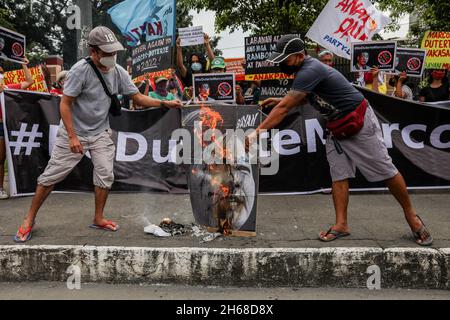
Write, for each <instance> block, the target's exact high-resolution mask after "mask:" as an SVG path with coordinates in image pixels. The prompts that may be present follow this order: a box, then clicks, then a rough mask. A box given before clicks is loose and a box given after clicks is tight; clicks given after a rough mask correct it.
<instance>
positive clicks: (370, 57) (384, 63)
mask: <svg viewBox="0 0 450 320" xmlns="http://www.w3.org/2000/svg"><path fill="white" fill-rule="evenodd" d="M396 53H397V42H396V41H371V42H354V43H352V48H351V62H352V64H351V72H361V71H370V69H371V68H374V67H378V69H379V70H380V71H392V72H393V71H394V69H395V57H396Z"/></svg>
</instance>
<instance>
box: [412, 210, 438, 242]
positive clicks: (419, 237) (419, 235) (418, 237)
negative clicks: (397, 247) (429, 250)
mask: <svg viewBox="0 0 450 320" xmlns="http://www.w3.org/2000/svg"><path fill="white" fill-rule="evenodd" d="M417 218H419V220H420V222H421V223H422V226H421V227H420V229H419V230H418V231H416V232H414V231H413V237H414V240H415V243H417V244H418V245H419V246H424V247H427V246H431V245H432V244H433V237H432V236H431V233H430V231H428V229H427V227H426V226H425V223H423V221H422V219H421V218H420V217H419V216H417ZM423 236H425V237H426V238H425V240H422V239H423Z"/></svg>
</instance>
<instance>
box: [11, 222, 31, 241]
mask: <svg viewBox="0 0 450 320" xmlns="http://www.w3.org/2000/svg"><path fill="white" fill-rule="evenodd" d="M33 226H34V223H33V225H32V226H31V227H28V229H27V230H25V231H23V229H22V226H20V227H19V230H18V231H17V233H16V235H15V236H14V241H15V242H17V243H24V242H27V241H29V240H31V230H33ZM17 234H20V235H21V237H20V238H19V237H18V236H17ZM25 236H26V238H25V240H21V238H22V237H25Z"/></svg>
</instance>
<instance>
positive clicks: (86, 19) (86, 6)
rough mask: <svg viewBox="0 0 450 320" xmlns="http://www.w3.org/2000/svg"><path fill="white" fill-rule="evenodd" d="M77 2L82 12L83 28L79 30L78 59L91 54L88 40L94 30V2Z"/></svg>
mask: <svg viewBox="0 0 450 320" xmlns="http://www.w3.org/2000/svg"><path fill="white" fill-rule="evenodd" d="M75 4H76V5H77V6H78V7H79V8H80V12H81V30H77V44H78V50H77V60H80V59H82V58H84V57H87V56H88V55H89V49H88V45H87V40H88V36H89V32H90V31H91V30H92V3H91V1H90V0H76V1H75Z"/></svg>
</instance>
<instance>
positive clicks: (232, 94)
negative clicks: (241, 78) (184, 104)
mask: <svg viewBox="0 0 450 320" xmlns="http://www.w3.org/2000/svg"><path fill="white" fill-rule="evenodd" d="M192 83H193V84H194V89H193V90H194V92H195V97H194V102H196V103H200V102H201V103H214V102H224V101H236V90H235V85H236V79H235V77H234V74H233V73H208V74H206V73H205V74H194V75H193V81H192Z"/></svg>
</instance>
